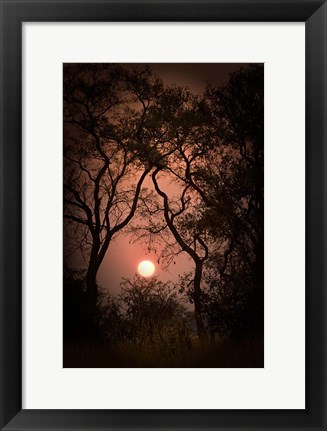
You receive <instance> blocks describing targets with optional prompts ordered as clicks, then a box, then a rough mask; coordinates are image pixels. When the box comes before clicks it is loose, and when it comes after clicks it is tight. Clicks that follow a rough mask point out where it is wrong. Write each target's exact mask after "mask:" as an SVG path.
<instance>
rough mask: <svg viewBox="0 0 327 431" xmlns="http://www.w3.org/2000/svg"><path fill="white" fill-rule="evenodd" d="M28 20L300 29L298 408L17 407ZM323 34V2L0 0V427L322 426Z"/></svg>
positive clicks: (326, 405)
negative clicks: (302, 213)
mask: <svg viewBox="0 0 327 431" xmlns="http://www.w3.org/2000/svg"><path fill="white" fill-rule="evenodd" d="M28 21H31V22H38V21H40V22H51V21H56V22H70V21H72V22H73V21H84V22H96V21H102V22H103V21H154V22H159V21H170V22H173V21H174V22H176V21H200V22H201V21H202V22H206V21H225V22H236V21H237V22H241V21H251V22H255V21H257V22H262V21H263V22H264V21H266V22H282V21H283V22H288V21H291V22H294V21H299V22H305V27H306V39H305V40H306V41H305V44H306V46H305V48H306V66H305V67H306V70H305V73H306V93H305V94H306V233H305V238H306V334H305V335H306V408H305V410H22V402H21V399H22V314H21V309H22V289H21V287H22V270H21V268H22V256H21V254H22V145H21V142H22V125H21V113H22V23H23V22H28ZM326 32H327V5H326V1H325V0H211V1H210V0H209V1H208V0H204V1H201V0H184V1H182V0H177V1H173V2H172V1H164V0H161V1H151V0H150V1H149V0H148V1H146V0H143V1H140V0H134V1H132V0H129V1H125V0H121V1H110V0H102V1H97V0H95V1H92V0H67V1H60V0H50V1H47V0H26V1H25V0H20V1H16V0H1V126H0V130H1V158H0V160H1V168H0V177H1V237H0V238H1V259H0V264H1V298H0V300H1V314H0V323H1V351H0V367H1V369H0V372H1V381H0V385H1V389H0V409H1V410H0V413H1V422H0V424H1V430H8V431H9V430H34V429H35V430H36V429H38V430H40V429H45V430H46V429H49V430H50V429H51V430H70V429H75V430H77V429H81V430H91V429H92V430H98V429H99V430H100V429H108V430H143V429H144V430H159V429H160V430H173V429H174V430H205V429H217V430H221V431H223V430H227V429H228V430H254V429H257V430H260V429H268V428H269V429H270V430H288V429H289V430H290V429H293V430H312V431H313V430H315V431H318V430H326V429H327V425H326V423H327V421H326V417H327V397H326V392H327V373H326V367H327V355H326V347H327V338H326V334H327V331H326V323H327V318H326V316H327V294H326V260H325V257H326V221H325V220H326V203H327V202H326V136H327V133H326V132H327V130H326V100H327V99H326V95H327V93H326V84H327V73H326V72H327V71H326V60H327V55H326V54H327V53H326V46H327V44H326V42H327V39H326ZM280 390H281V391H282V390H283V388H280Z"/></svg>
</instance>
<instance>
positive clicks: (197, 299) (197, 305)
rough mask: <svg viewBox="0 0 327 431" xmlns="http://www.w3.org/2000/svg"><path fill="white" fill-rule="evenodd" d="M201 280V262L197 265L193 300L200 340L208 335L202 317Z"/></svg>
mask: <svg viewBox="0 0 327 431" xmlns="http://www.w3.org/2000/svg"><path fill="white" fill-rule="evenodd" d="M201 278H202V262H201V261H200V260H199V261H198V262H196V263H195V275H194V284H193V287H194V292H193V300H194V315H195V322H196V328H197V332H198V336H199V338H204V337H205V335H206V331H205V327H204V323H203V315H202V298H201Z"/></svg>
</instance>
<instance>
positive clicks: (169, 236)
mask: <svg viewBox="0 0 327 431" xmlns="http://www.w3.org/2000/svg"><path fill="white" fill-rule="evenodd" d="M62 288H63V367H64V368H263V367H264V365H265V364H264V64H263V63H152V64H151V63H148V64H145V63H138V64H134V63H119V64H118V63H63V286H62Z"/></svg>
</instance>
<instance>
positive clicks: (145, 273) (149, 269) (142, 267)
mask: <svg viewBox="0 0 327 431" xmlns="http://www.w3.org/2000/svg"><path fill="white" fill-rule="evenodd" d="M155 269H156V268H155V266H154V264H153V263H152V262H151V261H150V260H143V261H142V262H141V263H140V264H139V266H138V267H137V270H138V272H139V274H140V275H142V277H151V275H153V273H154V271H155Z"/></svg>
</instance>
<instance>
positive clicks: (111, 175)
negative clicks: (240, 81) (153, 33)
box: [64, 64, 162, 307]
mask: <svg viewBox="0 0 327 431" xmlns="http://www.w3.org/2000/svg"><path fill="white" fill-rule="evenodd" d="M161 92H162V83H161V82H160V81H159V80H158V79H157V78H156V77H154V76H153V74H152V73H151V72H150V71H149V70H148V69H147V68H145V69H138V70H134V71H130V72H128V71H126V70H124V69H121V68H120V67H118V66H114V65H106V64H104V65H92V64H91V65H89V64H86V65H76V64H72V65H71V64H66V65H65V66H64V217H65V219H66V221H67V222H66V223H65V230H66V235H67V237H68V238H69V240H67V241H66V243H67V244H75V246H77V247H78V248H80V249H81V250H82V251H83V252H84V253H85V254H86V255H87V259H88V262H87V270H86V293H87V296H88V298H89V301H90V304H91V305H92V306H93V307H94V306H95V305H96V302H97V296H98V289H97V283H96V276H97V272H98V269H99V267H100V265H101V263H102V261H103V258H104V256H105V254H106V252H107V250H108V247H109V245H110V242H111V241H112V239H113V238H114V237H115V236H116V235H117V234H118V233H119V232H120V231H121V230H122V229H123V228H124V227H125V226H126V225H127V224H128V223H129V222H130V220H131V219H132V217H133V216H134V214H135V211H136V208H137V203H138V199H139V196H140V193H141V188H142V184H143V181H144V179H145V177H146V175H147V174H148V173H149V172H150V170H151V168H152V165H151V164H150V163H149V157H148V154H149V152H147V150H146V149H147V148H149V139H150V133H148V135H146V134H145V133H144V124H145V122H146V120H147V115H148V111H149V109H150V107H152V105H153V104H155V103H157V102H156V98H157V96H158V94H160V93H161ZM151 138H152V136H151ZM156 145H157V146H159V143H157V144H156ZM152 147H153V142H152ZM142 151H143V153H144V154H145V156H144V157H142V156H141V152H142Z"/></svg>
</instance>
